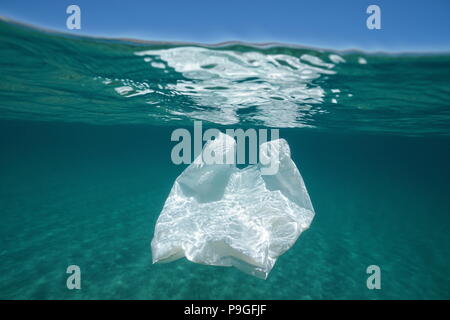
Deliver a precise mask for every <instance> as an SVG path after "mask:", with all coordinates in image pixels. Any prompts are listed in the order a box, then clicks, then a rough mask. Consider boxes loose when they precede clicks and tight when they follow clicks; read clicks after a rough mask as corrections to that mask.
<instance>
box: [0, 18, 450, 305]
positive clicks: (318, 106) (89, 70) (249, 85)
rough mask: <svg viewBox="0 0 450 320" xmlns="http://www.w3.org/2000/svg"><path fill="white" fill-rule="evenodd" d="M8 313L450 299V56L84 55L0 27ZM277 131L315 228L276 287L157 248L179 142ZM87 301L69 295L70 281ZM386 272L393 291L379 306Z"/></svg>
mask: <svg viewBox="0 0 450 320" xmlns="http://www.w3.org/2000/svg"><path fill="white" fill-rule="evenodd" d="M0 66H1V73H0V150H1V153H0V217H1V223H0V298H3V299H19V298H25V299H52V298H53V299H54V298H57V299H59V298H61V299H95V298H113V299H129V298H133V299H181V298H183V299H217V298H218V299H346V298H356V299H380V298H387V299H394V298H400V299H429V298H438V299H448V298H450V278H449V276H448V270H449V267H450V260H449V255H448V253H449V251H450V234H449V233H448V230H449V228H450V201H449V196H448V195H449V194H450V166H449V163H450V148H449V147H450V137H449V133H450V126H449V120H450V55H448V54H420V55H419V54H402V55H393V54H368V53H363V52H354V51H349V52H335V51H332V50H318V49H311V48H301V47H293V46H287V45H260V46H255V45H248V44H238V43H229V44H223V45H220V46H201V45H195V44H169V43H146V42H135V41H125V40H104V39H93V38H80V37H73V36H67V35H61V34H55V33H50V32H44V31H38V30H35V29H31V28H28V27H24V26H21V25H17V24H14V23H10V22H6V21H4V20H0ZM194 120H203V121H204V122H203V124H204V126H205V128H206V127H217V128H219V129H225V128H240V127H244V128H248V127H251V128H280V136H281V137H282V138H285V139H286V140H287V141H288V142H289V144H290V147H291V150H292V158H293V160H294V161H295V162H296V164H297V166H298V167H299V169H300V171H301V173H302V175H303V178H304V180H305V183H306V185H307V187H308V190H309V193H310V196H311V200H312V202H313V205H314V208H315V210H316V216H315V219H314V221H313V223H312V225H311V227H310V229H309V230H307V231H305V232H304V233H303V234H302V235H301V237H300V238H299V240H298V241H297V243H296V244H295V245H294V247H293V248H291V249H290V250H289V251H288V252H287V253H285V254H284V255H283V256H281V257H280V258H279V260H278V261H277V263H276V265H275V267H274V269H273V270H272V272H271V274H270V275H269V278H268V279H267V280H265V281H264V280H260V279H256V278H252V277H250V276H248V275H246V274H243V273H241V272H239V271H238V270H236V269H233V268H222V267H211V266H203V265H198V264H193V263H190V262H187V261H186V260H179V261H176V262H173V263H170V264H162V265H152V263H151V252H150V240H151V238H152V235H153V229H154V226H155V222H156V219H157V217H158V215H159V213H160V211H161V209H162V207H163V205H164V201H165V199H166V197H167V195H168V194H169V191H170V188H171V186H172V184H173V181H174V180H175V178H176V177H177V176H178V175H179V174H180V173H181V172H182V170H183V169H184V167H183V166H177V165H174V164H173V163H172V162H171V160H170V152H171V149H172V147H173V145H174V143H173V142H171V140H170V135H171V133H172V131H173V129H175V128H181V127H182V128H188V129H190V130H192V123H193V121H194ZM71 264H76V265H79V266H80V267H81V270H82V289H81V290H79V291H69V290H68V289H67V288H66V279H67V276H68V275H67V274H66V273H65V271H66V268H67V266H68V265H71ZM372 264H376V265H379V266H380V268H381V270H382V289H381V290H368V289H367V287H366V279H367V276H368V275H367V274H366V268H367V266H369V265H372Z"/></svg>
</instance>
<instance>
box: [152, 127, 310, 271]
mask: <svg viewBox="0 0 450 320" xmlns="http://www.w3.org/2000/svg"><path fill="white" fill-rule="evenodd" d="M224 142H225V143H224ZM235 143H236V142H235V140H234V139H233V138H232V137H231V136H228V135H226V134H223V133H220V135H219V136H218V137H216V139H215V140H211V141H209V142H208V143H207V144H206V145H205V147H204V148H203V151H202V154H201V155H199V157H201V156H203V155H204V154H205V152H211V151H213V152H215V153H216V154H215V155H216V156H217V155H218V154H219V155H221V156H223V157H227V156H229V155H230V153H232V155H233V153H235V152H236V150H235ZM260 150H262V152H263V153H262V154H266V155H267V150H271V151H272V152H274V153H273V154H275V153H276V155H277V157H274V158H273V159H275V158H276V159H275V160H274V161H278V162H277V165H278V171H277V173H276V174H274V175H264V174H261V169H262V166H263V165H262V164H261V163H258V164H255V165H251V166H248V167H246V168H243V169H239V168H237V167H236V166H235V165H234V164H205V163H201V161H200V158H197V159H196V161H194V162H193V163H192V164H190V165H189V166H188V167H187V168H186V169H185V170H184V171H183V172H182V173H181V175H180V176H179V177H178V178H177V179H176V180H175V183H174V185H173V187H172V190H171V192H170V194H169V196H168V198H167V200H166V202H165V204H164V207H163V209H162V212H161V214H160V216H159V218H158V220H157V222H156V226H155V232H154V237H153V239H152V242H151V248H152V256H153V263H157V262H170V261H174V260H176V259H179V258H182V257H186V258H187V259H188V260H190V261H192V262H196V263H201V264H206V265H214V266H234V267H236V268H238V269H240V270H241V271H244V272H246V273H248V274H251V275H254V276H256V277H259V278H263V279H266V278H267V276H268V274H269V272H270V271H271V269H272V268H273V266H274V264H275V262H276V260H277V258H278V257H279V256H280V255H281V254H283V253H284V252H285V251H287V250H288V249H289V248H290V247H291V246H292V245H294V243H295V241H296V240H297V238H298V237H299V236H300V234H301V233H302V232H303V231H304V230H305V229H307V228H308V227H309V225H310V224H311V221H312V219H313V217H314V209H313V206H312V204H311V200H310V198H309V195H308V191H307V190H306V187H305V184H304V182H303V179H302V177H301V175H300V172H299V171H298V169H297V167H296V165H295V163H294V162H293V161H292V159H291V154H290V149H289V145H288V143H287V142H286V140H284V139H277V140H273V141H269V142H266V143H263V144H261V145H260ZM264 150H265V151H266V153H264ZM273 154H272V155H273ZM260 155H261V153H260ZM224 159H225V158H224Z"/></svg>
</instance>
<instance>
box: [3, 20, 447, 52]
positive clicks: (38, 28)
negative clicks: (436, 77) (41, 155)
mask: <svg viewBox="0 0 450 320" xmlns="http://www.w3.org/2000/svg"><path fill="white" fill-rule="evenodd" d="M0 21H4V22H6V23H10V24H14V25H17V26H19V27H22V28H28V29H32V30H34V31H38V32H44V33H48V34H52V35H57V36H64V37H71V38H87V39H92V40H102V41H116V42H126V43H132V44H143V45H145V44H149V45H150V44H160V45H161V44H163V45H169V44H174V45H179V46H187V45H193V46H199V47H206V48H221V47H227V46H231V45H244V46H247V47H254V48H261V49H263V48H264V49H265V48H275V47H284V48H286V47H287V48H293V49H311V50H315V51H326V52H335V53H343V54H349V53H363V54H368V55H416V54H421V55H423V54H425V55H441V54H450V49H444V50H441V49H436V50H423V51H422V50H399V51H396V50H388V49H375V50H368V49H362V48H355V47H353V48H352V47H349V48H342V49H334V48H326V47H319V46H313V45H303V44H299V43H289V42H277V41H268V42H247V41H242V40H226V41H221V42H215V43H208V42H197V41H181V40H180V41H178V40H175V41H165V40H149V39H138V38H133V37H130V38H129V37H114V36H99V35H92V34H74V33H71V32H69V31H62V30H56V29H52V28H49V27H44V26H39V25H35V24H32V23H29V22H24V21H19V20H17V19H14V18H9V17H7V16H2V15H0Z"/></svg>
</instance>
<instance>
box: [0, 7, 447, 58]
mask: <svg viewBox="0 0 450 320" xmlns="http://www.w3.org/2000/svg"><path fill="white" fill-rule="evenodd" d="M70 4H76V5H78V6H80V8H81V26H82V28H81V30H75V31H74V30H67V29H66V19H67V17H68V14H66V8H67V6H68V5H70ZM370 4H376V5H378V6H380V8H381V25H382V29H381V30H369V29H367V27H366V19H367V17H368V14H367V13H366V8H367V7H368V6H369V5H370ZM0 15H2V16H6V17H9V18H12V19H15V20H19V21H22V22H27V23H31V24H34V25H37V26H41V27H47V28H51V29H55V30H60V31H67V32H72V33H78V34H85V35H95V36H107V37H129V38H138V39H146V40H166V41H193V42H202V43H217V42H222V41H228V40H240V41H248V42H273V41H275V42H286V43H293V44H301V45H309V46H316V47H324V48H334V49H348V48H359V49H365V50H385V51H450V0H409V1H408V0H371V1H366V0H309V1H304V0H272V1H266V0H258V1H255V0H253V1H245V0H241V1H236V0H208V1H204V0H197V1H196V0H190V1H188V0H184V1H178V0H159V1H154V0H147V1H143V0H141V1H138V0H126V1H123V0H122V1H118V0H108V1H106V0H70V1H66V0H58V1H54V0H53V1H49V0H39V1H29V0H1V1H0Z"/></svg>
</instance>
